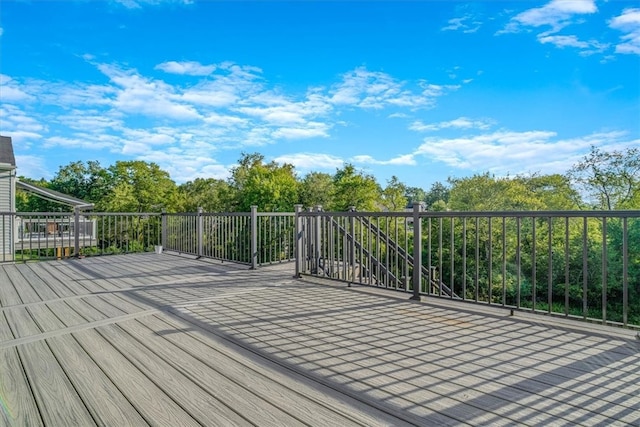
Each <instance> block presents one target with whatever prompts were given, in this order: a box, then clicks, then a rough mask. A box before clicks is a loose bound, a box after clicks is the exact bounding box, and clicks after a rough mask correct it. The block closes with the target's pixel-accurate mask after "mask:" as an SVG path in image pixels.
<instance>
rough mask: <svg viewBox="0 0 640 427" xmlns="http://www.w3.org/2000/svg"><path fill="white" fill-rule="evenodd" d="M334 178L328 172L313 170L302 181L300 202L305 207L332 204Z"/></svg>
mask: <svg viewBox="0 0 640 427" xmlns="http://www.w3.org/2000/svg"><path fill="white" fill-rule="evenodd" d="M333 194H334V188H333V178H332V177H331V175H329V174H328V173H323V172H311V173H308V174H307V175H306V176H305V177H304V178H303V179H302V181H300V194H299V196H300V203H301V204H302V205H303V206H304V207H305V208H309V207H313V206H318V205H320V206H325V207H328V206H331V205H332V197H333Z"/></svg>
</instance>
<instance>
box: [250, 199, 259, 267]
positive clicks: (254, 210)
mask: <svg viewBox="0 0 640 427" xmlns="http://www.w3.org/2000/svg"><path fill="white" fill-rule="evenodd" d="M257 268H258V207H257V206H256V205H251V269H252V270H255V269H257Z"/></svg>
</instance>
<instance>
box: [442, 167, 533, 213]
mask: <svg viewBox="0 0 640 427" xmlns="http://www.w3.org/2000/svg"><path fill="white" fill-rule="evenodd" d="M525 182H526V180H525V179H524V178H521V177H520V178H510V177H506V178H496V177H495V176H493V175H490V174H489V173H488V172H487V173H484V174H482V175H474V176H472V177H469V178H449V183H450V184H451V191H450V196H449V203H448V205H449V208H450V209H451V210H456V211H507V210H540V209H544V208H545V206H544V203H543V202H542V201H541V200H540V199H539V198H538V197H537V196H536V195H535V194H534V192H533V191H532V190H531V188H529V187H527V185H525Z"/></svg>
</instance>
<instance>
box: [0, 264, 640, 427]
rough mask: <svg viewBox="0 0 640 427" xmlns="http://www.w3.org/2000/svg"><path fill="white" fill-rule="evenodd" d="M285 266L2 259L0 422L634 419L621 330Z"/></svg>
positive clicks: (635, 347)
mask: <svg viewBox="0 0 640 427" xmlns="http://www.w3.org/2000/svg"><path fill="white" fill-rule="evenodd" d="M292 276H293V266H292V265H290V264H281V265H276V266H272V267H265V268H261V269H259V270H248V269H247V268H246V266H237V265H233V264H221V263H217V262H211V261H201V260H192V259H186V258H180V257H174V256H169V255H156V254H146V255H126V256H112V257H103V258H87V259H82V260H72V261H62V262H51V263H37V264H22V265H10V266H2V267H0V283H2V285H1V286H0V302H1V303H2V304H1V305H2V308H1V310H2V314H3V316H2V318H0V322H1V323H0V330H5V332H4V333H2V334H1V335H0V338H2V341H1V342H0V351H2V352H3V353H4V357H3V359H2V360H3V362H2V365H0V377H2V378H9V377H7V376H5V374H7V375H8V373H9V372H13V373H12V374H11V376H10V378H11V380H10V381H6V382H5V381H3V384H2V385H0V392H1V393H2V394H0V396H2V398H3V401H4V403H5V404H4V407H5V410H4V412H3V415H4V418H0V420H4V421H5V422H7V423H8V424H9V425H12V424H13V423H15V424H23V425H38V424H41V425H42V424H43V425H60V423H61V422H62V423H64V424H66V425H69V424H74V423H75V424H79V425H82V422H83V421H87V422H88V421H91V422H93V423H96V424H101V423H107V424H109V423H111V424H113V422H115V421H116V420H118V419H121V418H118V417H119V416H120V417H122V416H124V415H123V414H128V415H127V416H129V415H130V414H134V415H130V416H133V417H134V418H131V420H133V421H131V422H130V423H131V424H134V425H138V424H140V425H143V424H146V423H149V424H153V423H161V424H163V423H164V424H166V423H173V424H172V425H177V424H175V423H176V422H179V423H180V424H181V425H187V424H189V423H188V421H193V423H194V424H202V425H235V424H239V425H240V424H253V425H328V424H331V425H428V426H431V425H532V426H533V425H549V424H553V425H567V426H568V425H572V426H575V425H632V426H634V425H635V426H637V425H640V388H639V387H638V384H640V341H636V340H634V338H633V333H632V332H631V331H627V330H619V329H613V328H607V327H595V326H593V325H583V324H578V323H569V322H563V321H558V320H553V319H545V318H535V319H531V318H525V317H509V316H507V314H508V313H503V312H498V311H492V310H488V309H481V308H478V309H476V308H475V307H473V306H472V307H469V306H461V305H460V304H455V303H449V302H446V301H445V302H443V301H428V302H426V303H417V302H412V301H408V300H407V299H406V295H398V294H395V293H384V292H383V291H381V290H375V289H364V288H359V287H353V288H347V287H345V286H344V285H335V284H330V283H323V282H321V281H317V280H316V281H312V280H296V279H293V278H292ZM5 323H6V324H5ZM34 358H38V361H35V359H34ZM47 366H48V367H49V368H50V369H49V372H43V368H46V367H47ZM16 367H19V368H20V369H17V370H16ZM136 393H138V394H136ZM140 393H143V394H144V393H147V394H148V397H147V398H145V397H144V396H143V397H141V396H140V395H139V394H140ZM100 405H102V406H104V407H107V408H108V409H104V408H99V406H100ZM119 412H121V413H120V414H119ZM135 414H137V415H135ZM76 421H77V422H76Z"/></svg>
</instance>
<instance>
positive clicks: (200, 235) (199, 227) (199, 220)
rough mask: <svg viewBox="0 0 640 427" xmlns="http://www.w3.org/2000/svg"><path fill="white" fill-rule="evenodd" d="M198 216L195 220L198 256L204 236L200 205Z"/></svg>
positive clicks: (199, 255)
mask: <svg viewBox="0 0 640 427" xmlns="http://www.w3.org/2000/svg"><path fill="white" fill-rule="evenodd" d="M197 212H198V218H197V222H196V228H197V229H196V235H197V237H196V238H197V244H198V248H197V252H196V255H197V257H198V258H201V257H202V242H203V240H204V239H203V236H204V218H202V212H203V209H202V207H198V211H197Z"/></svg>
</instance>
